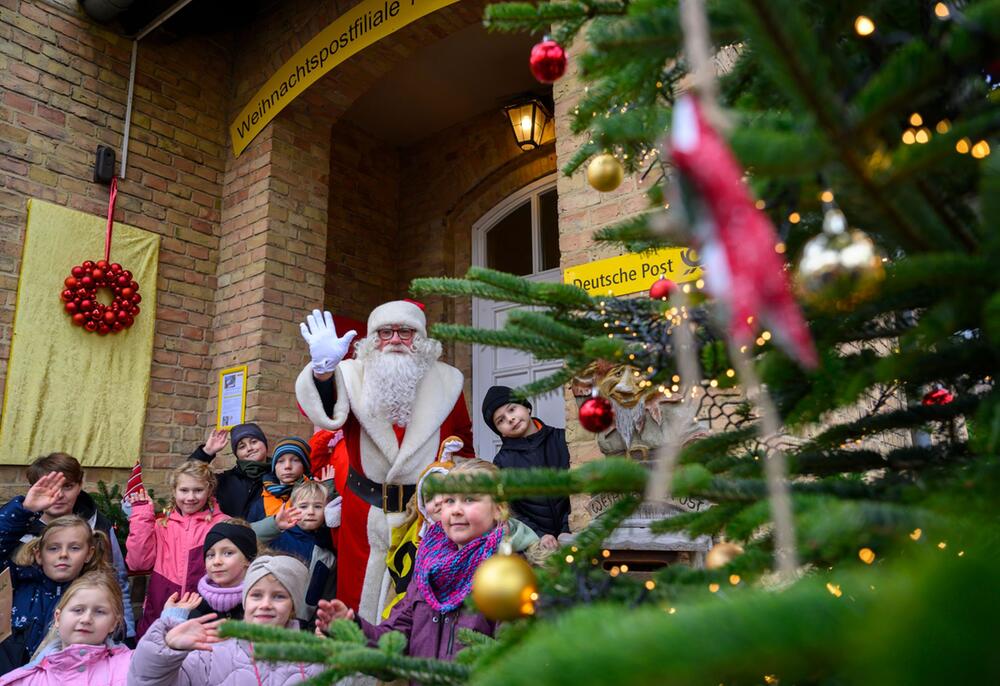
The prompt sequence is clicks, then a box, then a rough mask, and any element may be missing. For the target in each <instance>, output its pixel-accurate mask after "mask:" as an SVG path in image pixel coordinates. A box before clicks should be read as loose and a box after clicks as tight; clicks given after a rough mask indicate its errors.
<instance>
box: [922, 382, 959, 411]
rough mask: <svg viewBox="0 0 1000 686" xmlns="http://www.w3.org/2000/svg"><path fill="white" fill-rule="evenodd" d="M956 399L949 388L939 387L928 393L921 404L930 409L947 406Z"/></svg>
mask: <svg viewBox="0 0 1000 686" xmlns="http://www.w3.org/2000/svg"><path fill="white" fill-rule="evenodd" d="M954 399H955V396H954V395H952V394H951V392H950V391H949V390H948V389H947V388H941V387H938V388H935V389H934V390H933V391H930V392H928V393H927V395H925V396H924V398H923V400H921V401H920V403H921V404H922V405H926V406H928V407H930V406H931V405H947V404H948V403H950V402H951V401H953V400H954Z"/></svg>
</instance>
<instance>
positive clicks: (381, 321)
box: [368, 300, 427, 336]
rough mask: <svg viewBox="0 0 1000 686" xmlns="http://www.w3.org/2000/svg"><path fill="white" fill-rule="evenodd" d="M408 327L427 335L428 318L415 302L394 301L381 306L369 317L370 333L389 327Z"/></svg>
mask: <svg viewBox="0 0 1000 686" xmlns="http://www.w3.org/2000/svg"><path fill="white" fill-rule="evenodd" d="M393 325H395V326H408V327H410V328H411V329H415V330H416V332H417V333H419V334H420V335H421V336H426V335H427V317H425V316H424V310H423V308H422V307H421V306H420V305H419V304H418V303H416V302H414V301H413V300H393V301H392V302H387V303H383V304H381V305H379V306H378V307H376V308H375V309H374V310H372V313H371V314H370V315H368V333H369V334H370V333H372V332H374V331H377V330H378V329H381V328H385V327H388V326H393Z"/></svg>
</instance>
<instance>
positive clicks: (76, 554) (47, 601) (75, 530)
mask: <svg viewBox="0 0 1000 686" xmlns="http://www.w3.org/2000/svg"><path fill="white" fill-rule="evenodd" d="M65 481H66V477H64V476H63V475H62V474H61V473H59V472H51V473H49V474H46V475H45V476H43V477H41V478H40V479H39V480H38V481H36V482H35V483H34V484H33V485H32V486H31V488H29V489H28V493H27V495H25V496H24V500H22V501H18V500H12V501H11V502H9V503H7V504H6V505H5V506H4V507H3V509H0V564H2V565H3V566H4V567H7V568H9V569H10V576H11V582H12V583H13V586H14V595H13V605H12V608H11V631H12V633H11V635H10V636H8V637H7V639H6V640H4V642H3V643H0V673H6V672H8V671H10V670H12V669H14V668H16V667H20V666H21V665H24V664H26V663H27V662H28V660H29V659H30V657H31V655H32V653H34V652H35V650H36V649H37V648H38V646H39V644H40V643H41V642H42V638H43V637H44V636H45V632H46V631H47V630H48V628H49V622H50V621H51V620H52V613H53V611H54V609H55V607H56V604H57V603H58V602H59V598H60V596H61V595H62V593H63V591H65V590H66V588H67V587H68V586H69V585H70V584H71V583H72V582H73V580H75V579H76V578H77V577H78V576H80V575H81V574H83V573H84V572H88V571H91V570H98V571H103V572H105V573H107V574H109V575H111V574H113V572H112V569H111V565H110V564H109V563H108V539H107V536H105V535H104V534H103V533H101V532H100V531H98V532H95V531H93V530H92V529H91V528H90V526H89V525H88V524H87V522H85V521H83V520H82V519H81V518H80V517H78V516H77V515H66V516H63V517H58V518H56V519H54V520H52V521H51V522H49V523H48V524H47V525H46V526H45V529H44V530H43V531H42V535H41V536H39V537H38V538H34V539H32V540H30V541H28V542H27V543H25V544H23V545H21V547H20V548H18V550H17V552H16V553H15V554H14V555H13V559H11V553H13V552H14V549H15V548H17V546H18V545H19V544H20V539H21V536H23V535H24V532H25V531H27V529H28V526H29V524H30V523H31V522H32V521H33V520H34V519H36V518H38V517H39V516H40V515H41V513H42V512H44V511H45V510H47V509H49V508H50V507H52V504H53V503H54V502H55V501H56V500H57V499H58V498H59V497H60V494H61V492H62V487H63V485H64V484H65Z"/></svg>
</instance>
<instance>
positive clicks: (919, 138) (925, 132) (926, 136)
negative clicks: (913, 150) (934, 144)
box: [913, 126, 931, 145]
mask: <svg viewBox="0 0 1000 686" xmlns="http://www.w3.org/2000/svg"><path fill="white" fill-rule="evenodd" d="M913 139H914V140H915V141H916V142H917V143H920V144H921V145H923V144H924V143H926V142H927V141H929V140H930V139H931V130H930V129H928V128H927V127H926V126H924V127H921V128H920V130H919V131H917V133H916V134H914V136H913Z"/></svg>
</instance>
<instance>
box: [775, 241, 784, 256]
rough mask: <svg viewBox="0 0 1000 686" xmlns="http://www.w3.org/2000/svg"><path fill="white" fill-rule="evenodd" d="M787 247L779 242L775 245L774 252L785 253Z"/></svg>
mask: <svg viewBox="0 0 1000 686" xmlns="http://www.w3.org/2000/svg"><path fill="white" fill-rule="evenodd" d="M786 249H787V248H786V247H785V244H784V243H780V242H779V243H777V244H775V246H774V252H776V253H778V254H779V255H784V254H785V250H786Z"/></svg>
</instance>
